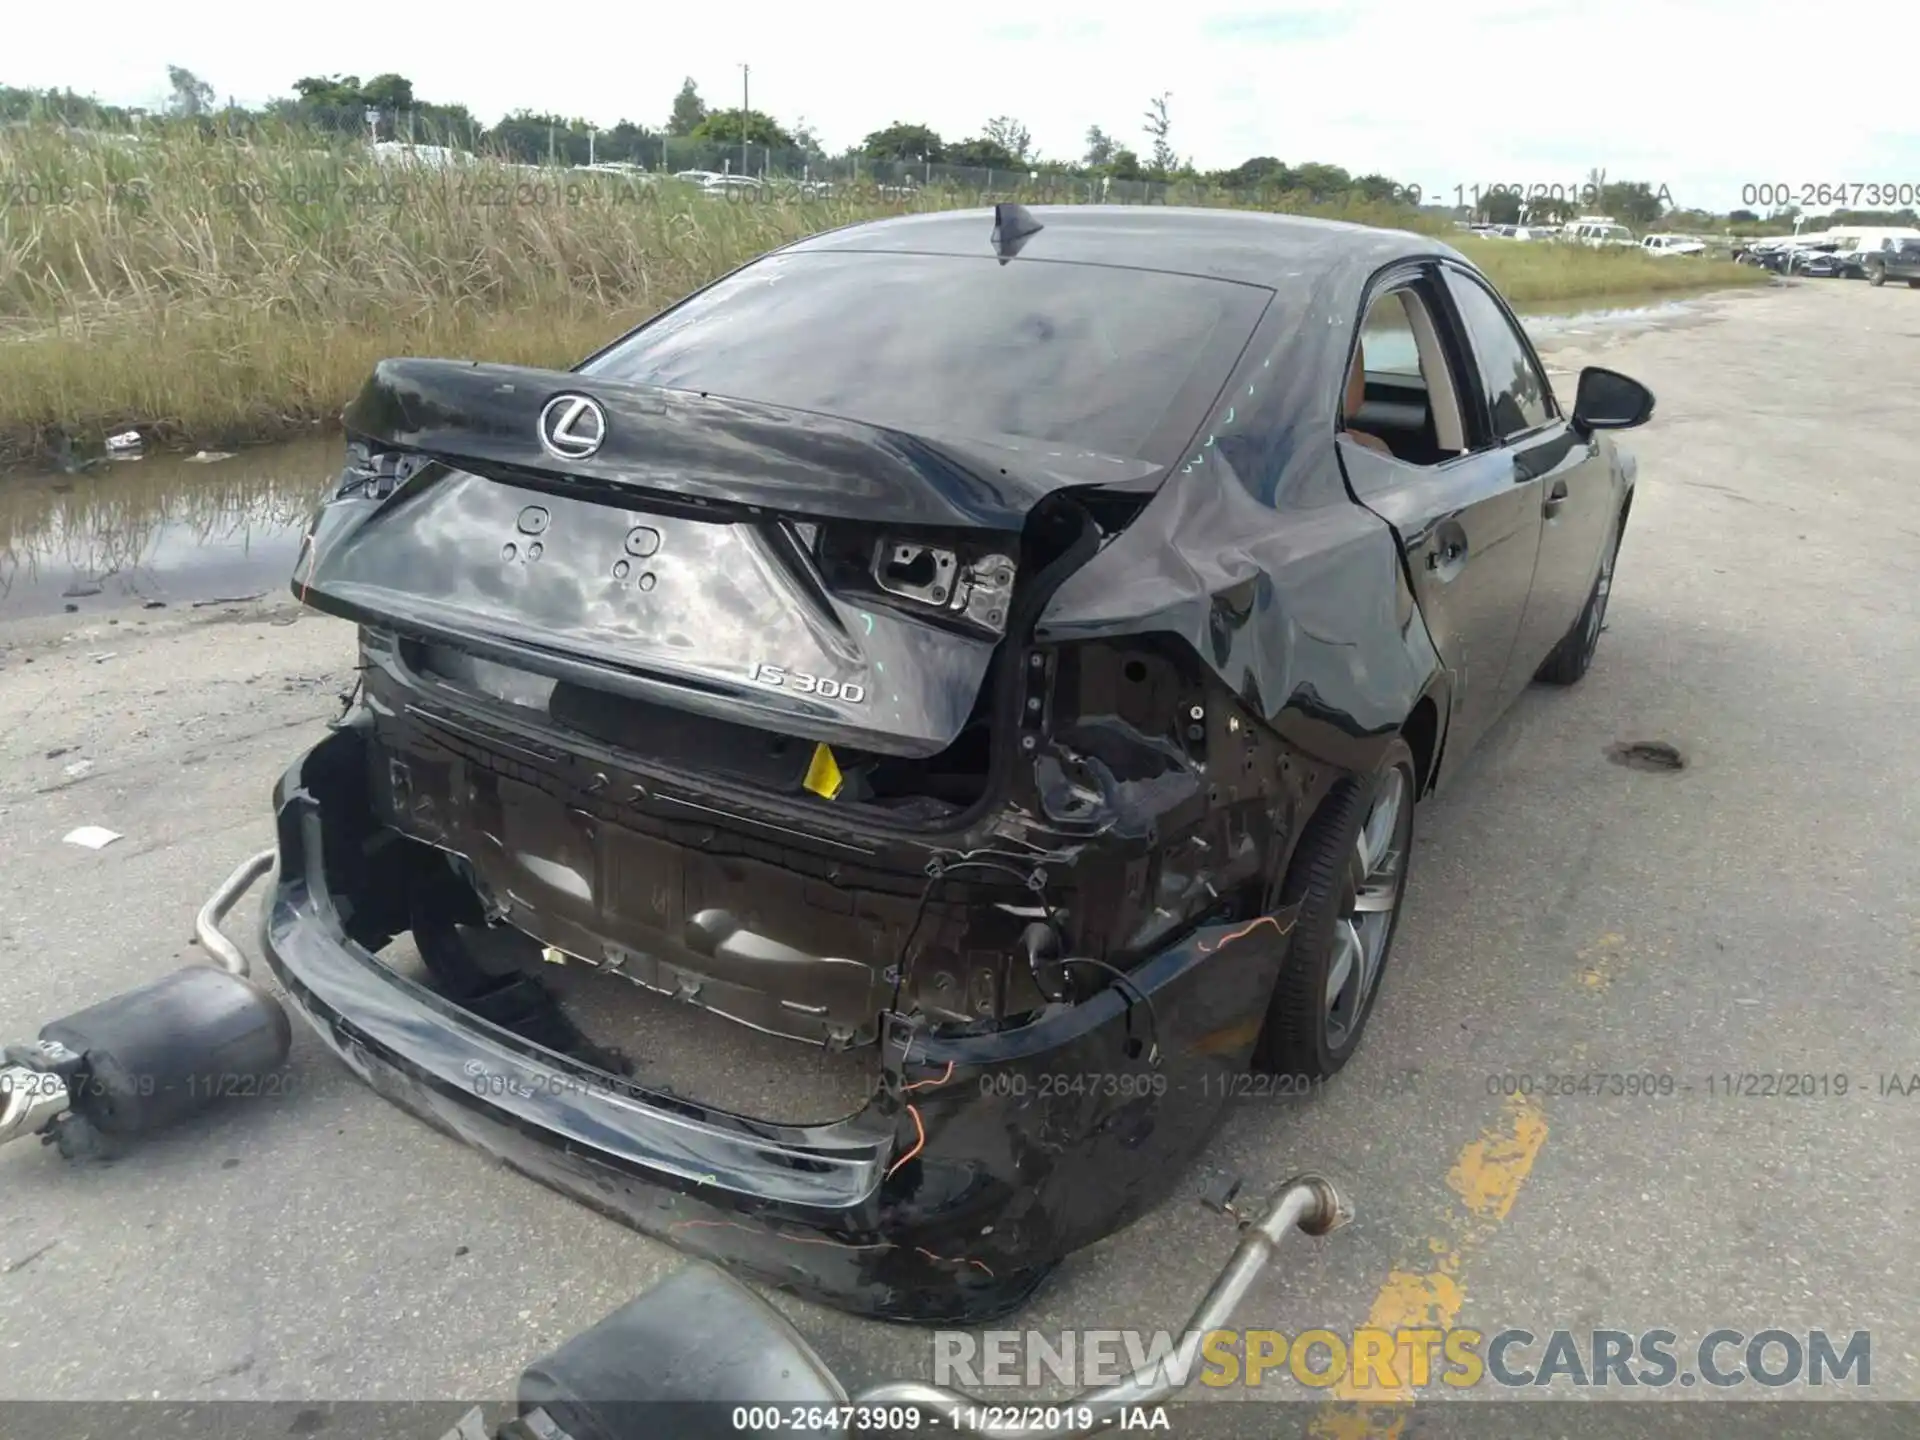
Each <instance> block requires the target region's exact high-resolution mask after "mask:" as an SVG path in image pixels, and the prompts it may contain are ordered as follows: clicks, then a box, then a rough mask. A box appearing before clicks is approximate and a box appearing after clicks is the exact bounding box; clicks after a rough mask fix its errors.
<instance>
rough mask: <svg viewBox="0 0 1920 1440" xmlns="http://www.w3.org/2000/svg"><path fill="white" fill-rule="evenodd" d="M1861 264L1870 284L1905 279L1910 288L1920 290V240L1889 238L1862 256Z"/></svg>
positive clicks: (1881, 283) (1882, 283)
mask: <svg viewBox="0 0 1920 1440" xmlns="http://www.w3.org/2000/svg"><path fill="white" fill-rule="evenodd" d="M1859 264H1860V268H1861V269H1862V270H1863V271H1864V272H1865V273H1866V277H1867V283H1868V284H1869V285H1884V284H1886V283H1887V281H1889V280H1904V281H1906V282H1907V287H1908V288H1909V289H1912V290H1920V240H1889V241H1887V242H1886V243H1885V246H1884V248H1882V249H1879V250H1869V251H1868V252H1867V253H1866V254H1864V255H1862V256H1860V257H1859Z"/></svg>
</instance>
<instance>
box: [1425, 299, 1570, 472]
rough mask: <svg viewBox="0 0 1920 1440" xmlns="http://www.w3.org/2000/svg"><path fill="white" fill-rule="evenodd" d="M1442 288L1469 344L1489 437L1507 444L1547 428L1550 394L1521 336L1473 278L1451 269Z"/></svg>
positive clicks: (1550, 413)
mask: <svg viewBox="0 0 1920 1440" xmlns="http://www.w3.org/2000/svg"><path fill="white" fill-rule="evenodd" d="M1447 287H1448V289H1449V290H1450V291H1451V292H1452V294H1453V299H1454V304H1455V305H1457V306H1458V307H1459V309H1460V318H1461V320H1462V321H1464V322H1465V324H1466V327H1467V338H1468V340H1469V342H1471V344H1472V346H1473V359H1474V365H1475V368H1476V369H1477V370H1478V371H1479V374H1480V388H1481V392H1482V393H1483V394H1484V395H1485V396H1486V399H1487V408H1488V410H1489V411H1490V412H1491V413H1492V416H1493V434H1494V438H1495V439H1496V440H1510V439H1512V438H1513V437H1514V436H1516V435H1520V434H1523V433H1525V432H1526V431H1528V430H1533V429H1536V428H1538V427H1539V426H1542V425H1544V424H1546V423H1547V421H1549V420H1551V419H1552V418H1553V415H1554V408H1553V391H1552V390H1551V389H1550V388H1549V387H1548V385H1547V377H1546V376H1545V375H1543V374H1541V373H1540V367H1539V366H1538V365H1536V364H1535V363H1534V361H1533V356H1532V354H1531V353H1530V351H1529V348H1528V346H1527V343H1526V339H1525V337H1524V336H1523V335H1522V334H1521V333H1520V331H1519V329H1518V328H1517V327H1516V326H1515V325H1514V323H1513V322H1512V321H1511V320H1509V319H1508V318H1507V314H1506V311H1504V310H1503V309H1501V307H1500V304H1499V302H1498V301H1496V300H1495V299H1494V298H1493V296H1492V295H1491V294H1489V293H1488V292H1487V290H1486V287H1485V286H1483V285H1481V284H1480V283H1479V282H1478V281H1477V280H1472V279H1469V278H1468V277H1466V276H1465V275H1462V274H1460V273H1459V272H1458V271H1451V270H1450V271H1448V272H1447Z"/></svg>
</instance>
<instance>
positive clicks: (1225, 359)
mask: <svg viewBox="0 0 1920 1440" xmlns="http://www.w3.org/2000/svg"><path fill="white" fill-rule="evenodd" d="M1271 298H1272V292H1271V291H1270V290H1266V289H1264V288H1262V287H1259V286H1254V285H1241V284H1235V283H1233V282H1230V281H1225V280H1208V279H1202V278H1199V277H1195V276H1189V275H1170V274H1165V273H1162V272H1159V271H1146V270H1124V269H1117V268H1112V267H1107V266H1098V265H1076V264H1066V263H1060V262H1049V261H1034V260H1014V261H1011V262H1010V263H1008V264H1005V265H1002V264H1000V263H999V261H998V260H996V259H995V258H994V257H993V256H991V255H989V256H983V257H978V258H976V257H973V256H955V255H907V254H894V253H881V252H859V251H854V252H847V251H837V252H834V253H831V254H807V253H801V254H791V255H771V256H768V257H767V258H766V259H764V260H762V261H760V262H758V263H757V264H754V265H752V266H750V267H749V268H747V269H746V270H743V271H741V272H740V273H739V274H737V275H734V276H732V277H731V278H729V279H727V280H723V281H721V282H720V283H719V284H717V285H715V286H713V287H712V288H711V289H709V290H707V291H705V292H704V293H702V294H700V295H697V296H695V297H693V298H692V299H690V300H688V301H687V302H686V303H685V304H683V305H681V306H680V307H679V308H678V309H676V310H673V311H672V312H670V313H668V314H666V315H663V316H661V317H660V318H659V319H658V320H655V321H653V322H651V323H650V324H648V325H647V326H645V327H644V328H643V329H641V330H639V331H637V332H636V333H634V334H633V335H630V336H628V337H627V338H626V339H625V340H623V341H621V342H620V343H619V344H617V345H615V346H614V347H613V348H612V349H611V350H609V351H608V352H607V353H606V354H604V355H602V356H600V357H599V358H598V359H596V360H594V361H593V362H592V363H591V364H589V365H587V366H586V367H584V372H585V373H587V374H591V375H595V376H603V377H605V378H607V379H610V380H623V381H629V382H633V383H637V384H643V385H661V386H667V387H670V388H674V389H681V390H698V391H702V392H704V393H708V394H713V395H722V396H726V397H729V398H732V399H743V400H759V401H763V402H766V403H768V404H773V405H790V406H793V407H795V408H797V409H802V410H814V411H821V412H824V413H827V414H832V415H841V416H846V417H848V418H850V419H855V420H864V421H866V422H868V423H869V424H874V425H884V426H888V427H890V428H892V429H897V430H906V431H910V432H913V433H916V434H922V435H928V436H936V437H937V436H942V435H945V436H951V437H956V438H957V437H970V438H974V439H979V440H995V439H1000V438H1004V437H1018V438H1020V439H1026V440H1040V441H1045V442H1049V443H1053V444H1058V445H1062V446H1068V447H1071V448H1074V449H1079V450H1091V451H1096V452H1098V453H1101V454H1105V455H1115V456H1120V457H1123V458H1126V459H1135V460H1144V461H1147V462H1149V463H1151V464H1155V465H1171V464H1172V463H1173V462H1174V461H1175V460H1177V459H1179V458H1180V456H1181V454H1182V453H1183V451H1184V448H1185V446H1186V444H1187V442H1188V441H1189V440H1190V439H1191V438H1192V437H1193V435H1194V433H1195V432H1196V431H1197V430H1198V429H1199V428H1200V425H1201V423H1202V422H1203V421H1204V420H1205V418H1206V415H1207V413H1208V410H1209V408H1210V407H1211V405H1212V404H1213V402H1214V400H1215V399H1217V398H1218V396H1219V394H1220V391H1221V389H1222V388H1223V387H1224V386H1225V384H1226V382H1227V379H1228V378H1229V375H1230V373H1231V371H1232V369H1233V365H1234V362H1235V361H1236V360H1237V359H1238V358H1239V355H1240V353H1241V351H1242V350H1243V349H1245V347H1246V343H1247V340H1248V339H1249V337H1250V336H1251V335H1252V333H1253V328H1254V326H1255V324H1256V323H1257V322H1258V321H1259V319H1260V316H1261V313H1262V312H1263V311H1264V310H1265V308H1266V305H1267V302H1268V301H1269V300H1270V299H1271Z"/></svg>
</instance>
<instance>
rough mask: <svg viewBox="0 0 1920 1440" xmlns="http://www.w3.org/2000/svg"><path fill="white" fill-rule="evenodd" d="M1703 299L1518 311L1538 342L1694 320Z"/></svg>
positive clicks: (1529, 308)
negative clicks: (1596, 307)
mask: <svg viewBox="0 0 1920 1440" xmlns="http://www.w3.org/2000/svg"><path fill="white" fill-rule="evenodd" d="M1700 298H1701V297H1700V296H1698V295H1694V296H1688V297H1686V298H1682V299H1661V300H1657V301H1655V300H1648V301H1641V302H1628V303H1623V304H1614V305H1609V306H1607V307H1605V308H1602V309H1590V310H1576V311H1568V310H1566V309H1565V308H1564V307H1562V308H1559V309H1553V308H1547V307H1536V306H1517V307H1515V308H1516V310H1517V312H1518V314H1519V316H1520V323H1521V324H1522V325H1524V326H1525V327H1526V330H1527V333H1528V334H1529V335H1531V336H1532V337H1533V338H1534V340H1535V341H1536V342H1537V341H1540V340H1547V339H1557V338H1559V337H1561V336H1578V335H1598V334H1601V333H1603V332H1605V331H1610V330H1645V329H1652V328H1653V327H1655V326H1658V325H1671V324H1673V323H1675V322H1676V321H1680V320H1686V319H1690V318H1692V317H1693V316H1694V315H1695V314H1696V313H1697V312H1698V309H1699V306H1698V302H1699V300H1700Z"/></svg>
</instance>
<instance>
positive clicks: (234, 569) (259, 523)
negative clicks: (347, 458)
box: [0, 437, 341, 619]
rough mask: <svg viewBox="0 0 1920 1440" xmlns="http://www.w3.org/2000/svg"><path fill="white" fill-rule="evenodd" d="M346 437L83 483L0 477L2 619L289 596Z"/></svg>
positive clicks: (161, 458)
mask: <svg viewBox="0 0 1920 1440" xmlns="http://www.w3.org/2000/svg"><path fill="white" fill-rule="evenodd" d="M340 459H341V452H340V441H339V439H338V437H327V438H324V439H314V440H302V441H297V442H295V443H292V444H287V445H270V446H261V447H259V448H257V449H251V450H242V451H240V452H239V453H238V454H237V455H235V456H233V457H232V458H231V459H228V460H220V461H217V462H215V463H213V464H196V463H193V462H191V461H189V460H187V459H186V458H185V457H184V456H176V455H168V454H164V453H159V454H156V453H149V454H148V455H147V457H146V458H145V459H141V460H121V461H112V462H109V463H106V464H103V465H101V466H100V467H99V468H97V469H93V470H87V471H83V472H80V473H78V474H73V475H61V474H43V473H42V474H37V473H34V472H31V471H27V472H0V619H19V618H24V617H32V616H42V615H57V614H60V613H61V612H63V611H65V610H69V609H72V610H77V611H80V612H82V613H85V612H89V611H96V610H120V609H126V608H128V607H130V606H138V605H143V604H153V603H155V602H158V603H160V604H164V605H167V606H169V607H172V606H187V605H192V604H193V603H195V602H196V601H207V600H216V599H227V598H231V597H235V596H242V595H256V594H260V593H261V592H264V591H273V590H279V589H282V588H283V587H284V586H285V585H286V583H287V579H288V577H289V576H291V575H292V574H293V565H294V561H295V559H296V558H297V557H298V555H299V551H300V537H301V536H302V535H303V534H304V533H305V530H306V524H307V521H308V520H309V519H310V518H311V517H312V514H313V507H314V503H315V501H316V500H317V499H318V498H319V496H320V493H321V490H322V487H323V486H324V484H325V482H326V481H327V479H328V478H329V477H331V476H333V475H334V474H336V473H338V471H339V468H340Z"/></svg>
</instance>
